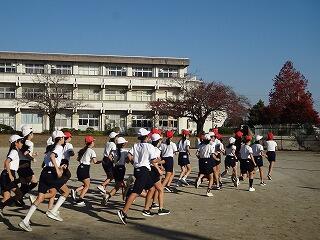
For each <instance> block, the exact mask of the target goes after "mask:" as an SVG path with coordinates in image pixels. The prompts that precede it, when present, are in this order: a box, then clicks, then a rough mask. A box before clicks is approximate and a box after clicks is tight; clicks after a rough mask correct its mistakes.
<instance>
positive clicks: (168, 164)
mask: <svg viewBox="0 0 320 240" xmlns="http://www.w3.org/2000/svg"><path fill="white" fill-rule="evenodd" d="M162 159H163V160H164V161H165V162H164V164H163V167H164V169H165V170H166V172H173V157H163V158H162Z"/></svg>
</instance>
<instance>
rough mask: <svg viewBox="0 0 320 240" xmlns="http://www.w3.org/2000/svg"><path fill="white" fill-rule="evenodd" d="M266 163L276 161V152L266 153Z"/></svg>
mask: <svg viewBox="0 0 320 240" xmlns="http://www.w3.org/2000/svg"><path fill="white" fill-rule="evenodd" d="M267 156H268V161H269V162H275V161H276V152H275V151H268V152H267Z"/></svg>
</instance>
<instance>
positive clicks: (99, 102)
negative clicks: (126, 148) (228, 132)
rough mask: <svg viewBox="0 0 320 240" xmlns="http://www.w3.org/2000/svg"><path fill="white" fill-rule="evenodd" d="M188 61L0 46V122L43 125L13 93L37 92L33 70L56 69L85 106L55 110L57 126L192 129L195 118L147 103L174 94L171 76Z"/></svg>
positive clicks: (218, 116) (183, 71) (220, 117)
mask: <svg viewBox="0 0 320 240" xmlns="http://www.w3.org/2000/svg"><path fill="white" fill-rule="evenodd" d="M188 66H189V59H188V58H172V57H141V56H112V55H87V54H56V53H54V54H53V53H27V52H0V124H5V125H9V126H11V127H13V128H14V129H20V127H21V125H23V124H28V125H31V126H32V127H33V128H34V130H35V132H42V131H44V130H48V129H49V118H48V116H47V115H46V113H44V112H40V111H39V110H38V109H34V108H32V107H30V105H28V104H21V102H19V101H17V100H16V99H17V96H22V97H23V96H27V95H28V96H30V95H31V96H36V94H37V92H39V87H38V86H37V84H36V83H35V81H34V79H35V76H36V75H39V74H40V75H41V74H55V75H63V76H64V77H65V84H66V88H70V89H71V90H72V91H71V93H72V98H74V99H80V100H81V101H83V103H84V106H85V107H83V108H79V109H66V110H64V111H63V112H60V113H58V114H57V116H56V127H57V128H75V129H80V130H85V129H87V128H88V127H91V128H94V129H95V130H100V131H104V130H105V129H112V128H114V127H119V128H120V129H121V131H123V132H125V131H126V130H127V129H129V128H140V127H144V128H151V127H158V128H161V129H174V130H176V131H181V130H182V129H185V128H188V129H191V130H195V129H196V125H195V123H193V122H192V121H190V120H189V119H187V118H185V117H183V118H179V119H176V118H173V117H171V116H163V115H158V114H157V113H155V112H152V111H151V110H150V108H149V107H148V102H149V101H152V100H156V99H165V98H168V97H173V98H178V97H179V90H180V87H179V85H178V84H177V83H176V80H177V79H183V78H185V77H186V76H187V73H188ZM225 117H226V116H225V115H224V114H223V113H215V116H214V117H213V116H212V117H211V118H210V119H208V121H207V123H206V124H205V130H208V129H209V128H211V127H213V126H214V125H216V124H217V125H218V126H220V125H222V123H223V122H224V120H225Z"/></svg>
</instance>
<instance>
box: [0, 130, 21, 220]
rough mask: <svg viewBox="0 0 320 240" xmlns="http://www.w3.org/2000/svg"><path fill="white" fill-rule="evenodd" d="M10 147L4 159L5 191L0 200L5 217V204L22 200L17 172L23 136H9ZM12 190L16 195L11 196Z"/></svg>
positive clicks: (3, 185)
mask: <svg viewBox="0 0 320 240" xmlns="http://www.w3.org/2000/svg"><path fill="white" fill-rule="evenodd" d="M9 142H10V148H9V152H8V154H7V158H6V160H5V161H4V170H3V171H2V172H1V178H0V180H1V181H0V183H1V189H2V192H3V198H2V199H1V202H0V217H1V218H3V209H4V207H5V206H8V205H10V204H11V203H13V202H15V201H17V200H20V199H21V198H22V193H21V191H20V189H19V187H18V184H17V182H18V181H17V179H16V172H17V170H18V168H19V161H20V159H19V151H20V149H21V148H22V146H23V137H21V136H19V135H12V136H11V137H10V138H9ZM11 191H13V192H14V193H15V196H13V197H12V196H11Z"/></svg>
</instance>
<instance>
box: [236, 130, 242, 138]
mask: <svg viewBox="0 0 320 240" xmlns="http://www.w3.org/2000/svg"><path fill="white" fill-rule="evenodd" d="M242 136H243V133H242V132H241V131H237V132H236V133H235V137H236V138H242Z"/></svg>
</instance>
